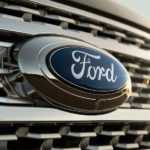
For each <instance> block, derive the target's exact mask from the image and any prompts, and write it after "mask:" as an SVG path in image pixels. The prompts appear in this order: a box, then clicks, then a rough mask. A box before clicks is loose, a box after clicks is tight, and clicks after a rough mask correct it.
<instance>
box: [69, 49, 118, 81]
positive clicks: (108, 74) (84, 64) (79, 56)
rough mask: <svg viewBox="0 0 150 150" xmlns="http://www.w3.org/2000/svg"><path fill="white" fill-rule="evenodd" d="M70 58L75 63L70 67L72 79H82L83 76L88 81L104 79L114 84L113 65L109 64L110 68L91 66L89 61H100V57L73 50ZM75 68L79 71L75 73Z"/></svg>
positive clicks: (115, 77) (115, 78)
mask: <svg viewBox="0 0 150 150" xmlns="http://www.w3.org/2000/svg"><path fill="white" fill-rule="evenodd" d="M72 58H73V60H74V61H75V63H74V64H72V65H71V73H72V75H73V76H74V78H76V79H82V77H83V76H84V75H85V77H86V78H88V79H90V80H95V79H97V80H98V81H100V80H101V79H102V78H105V79H106V80H107V82H112V83H115V82H116V80H117V76H115V73H114V70H115V68H114V64H113V63H111V64H110V68H104V67H101V66H92V65H91V60H92V59H94V60H100V58H101V57H100V56H95V55H92V54H89V53H85V52H82V51H79V50H75V51H73V52H72ZM76 67H78V68H80V69H79V70H76V71H75V68H76ZM86 70H87V71H86Z"/></svg>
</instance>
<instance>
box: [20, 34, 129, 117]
mask: <svg viewBox="0 0 150 150" xmlns="http://www.w3.org/2000/svg"><path fill="white" fill-rule="evenodd" d="M19 46H20V49H19V52H18V64H19V68H20V71H21V73H22V74H23V77H24V78H25V81H27V83H26V82H25V83H26V84H27V85H26V87H27V88H26V89H25V88H24V91H26V95H28V96H29V97H30V98H33V99H34V98H35V97H36V98H37V97H38V98H39V100H44V101H46V104H47V103H49V104H50V105H49V107H51V106H52V105H53V107H56V108H58V109H63V110H65V111H71V112H74V113H83V114H100V113H104V112H109V111H112V110H115V109H116V108H117V107H119V106H120V105H122V104H123V103H124V102H125V101H126V100H127V99H128V98H129V96H130V94H131V80H130V76H129V74H128V72H127V70H126V69H125V68H124V66H123V65H122V64H121V63H120V62H119V61H118V60H117V59H116V58H115V57H113V56H112V55H110V54H109V53H107V52H105V51H103V50H101V49H99V48H98V47H95V46H92V45H90V44H88V43H86V42H83V41H81V40H77V39H72V38H70V37H69V38H68V37H64V36H50V35H47V36H36V37H33V38H31V39H29V40H28V41H25V42H24V43H23V44H21V45H19ZM29 87H31V88H29ZM29 90H31V91H34V93H32V92H28V91H29Z"/></svg>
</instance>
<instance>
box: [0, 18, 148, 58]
mask: <svg viewBox="0 0 150 150" xmlns="http://www.w3.org/2000/svg"><path fill="white" fill-rule="evenodd" d="M0 22H1V23H0V30H4V31H10V32H15V33H23V34H27V35H38V34H59V35H64V36H65V35H66V36H70V35H71V36H72V37H73V38H78V39H81V40H82V39H84V40H85V42H88V43H90V44H92V45H95V46H98V47H99V48H103V49H107V50H110V51H114V52H117V53H122V54H126V55H130V56H133V57H137V58H140V59H145V60H147V61H150V59H149V58H150V52H149V51H145V50H142V49H139V48H137V47H135V46H129V45H126V44H121V43H119V42H117V41H116V40H112V39H104V38H100V37H94V36H93V35H92V34H90V33H85V32H76V31H73V30H65V29H62V28H61V27H58V26H55V25H50V24H44V23H43V24H38V23H36V22H32V23H31V22H30V23H29V22H23V21H18V20H15V19H10V18H4V17H0ZM12 24H13V26H12ZM112 41H113V42H112ZM135 51H136V53H135Z"/></svg>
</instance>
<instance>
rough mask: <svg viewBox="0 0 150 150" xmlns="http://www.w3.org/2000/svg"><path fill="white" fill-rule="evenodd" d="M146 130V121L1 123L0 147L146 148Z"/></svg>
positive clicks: (109, 149)
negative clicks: (118, 122)
mask: <svg viewBox="0 0 150 150" xmlns="http://www.w3.org/2000/svg"><path fill="white" fill-rule="evenodd" d="M149 130H150V126H149V125H148V124H146V123H130V124H129V123H120V124H117V123H111V122H109V123H103V122H99V123H95V124H92V123H91V124H89V123H82V124H81V123H67V124H66V123H58V124H55V123H49V124H48V123H47V124H32V125H31V124H30V123H28V124H13V125H10V124H3V125H1V126H0V131H1V135H0V149H8V150H9V149H32V150H33V149H36V150H38V149H43V150H46V149H54V150H60V149H71V150H72V149H90V150H95V149H102V150H106V149H107V150H113V149H148V147H149V144H150V138H149ZM27 143H28V144H27Z"/></svg>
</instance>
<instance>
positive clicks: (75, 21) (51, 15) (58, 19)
mask: <svg viewBox="0 0 150 150" xmlns="http://www.w3.org/2000/svg"><path fill="white" fill-rule="evenodd" d="M35 2H36V3H35ZM52 4H53V3H52ZM0 8H1V10H0V14H1V17H4V18H11V19H14V20H18V21H24V22H33V23H37V24H38V23H43V24H47V25H48V24H53V25H58V26H60V27H61V28H63V29H66V30H75V31H80V32H87V33H89V34H92V35H93V36H96V37H100V38H101V37H103V38H110V39H115V40H116V41H117V42H120V43H124V44H128V45H134V46H136V47H140V48H142V49H145V50H149V49H150V38H149V35H148V37H147V36H146V37H143V36H142V35H138V34H136V33H132V32H129V31H128V30H125V29H122V28H119V27H117V26H114V25H112V24H108V23H107V24H106V23H105V22H103V21H101V20H99V19H98V18H96V19H95V18H90V17H85V16H82V15H81V14H80V15H79V14H76V13H72V12H70V11H68V10H67V9H66V10H62V9H60V8H59V9H58V8H55V7H54V6H53V5H52V6H51V5H43V3H38V1H34V0H30V1H25V0H22V1H16V0H15V1H9V0H8V1H1V2H0Z"/></svg>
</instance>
